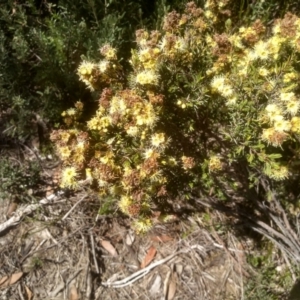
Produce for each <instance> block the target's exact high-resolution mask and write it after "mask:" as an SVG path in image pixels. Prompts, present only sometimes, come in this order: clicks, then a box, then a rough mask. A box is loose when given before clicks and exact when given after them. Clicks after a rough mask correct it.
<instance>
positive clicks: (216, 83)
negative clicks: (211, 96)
mask: <svg viewBox="0 0 300 300" xmlns="http://www.w3.org/2000/svg"><path fill="white" fill-rule="evenodd" d="M210 85H211V87H212V89H213V90H215V91H221V90H222V89H223V87H224V85H225V77H224V76H216V77H214V78H213V80H212V81H211V84H210Z"/></svg>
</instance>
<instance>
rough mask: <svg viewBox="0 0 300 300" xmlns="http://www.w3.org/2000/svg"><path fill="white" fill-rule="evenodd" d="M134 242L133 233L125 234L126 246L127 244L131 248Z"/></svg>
mask: <svg viewBox="0 0 300 300" xmlns="http://www.w3.org/2000/svg"><path fill="white" fill-rule="evenodd" d="M134 240H135V235H134V232H131V231H130V232H128V233H127V234H126V244H127V245H128V246H131V245H132V244H133V242H134Z"/></svg>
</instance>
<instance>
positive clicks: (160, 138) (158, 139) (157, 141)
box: [151, 133, 166, 147]
mask: <svg viewBox="0 0 300 300" xmlns="http://www.w3.org/2000/svg"><path fill="white" fill-rule="evenodd" d="M165 141H166V138H165V134H164V133H155V134H153V135H152V137H151V145H152V146H153V147H160V146H161V144H163V143H165Z"/></svg>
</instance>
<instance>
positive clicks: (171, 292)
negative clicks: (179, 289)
mask: <svg viewBox="0 0 300 300" xmlns="http://www.w3.org/2000/svg"><path fill="white" fill-rule="evenodd" d="M176 277H177V276H176V273H175V272H172V275H171V277H170V281H169V287H168V298H167V299H168V300H172V299H174V297H175V294H176Z"/></svg>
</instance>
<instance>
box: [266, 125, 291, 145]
mask: <svg viewBox="0 0 300 300" xmlns="http://www.w3.org/2000/svg"><path fill="white" fill-rule="evenodd" d="M287 137H288V135H287V134H286V133H285V132H278V131H276V130H275V129H274V128H273V127H271V128H268V129H264V130H263V133H262V136H261V138H262V140H263V141H266V142H267V143H268V144H271V145H272V146H274V147H278V146H281V145H282V143H283V142H284V141H285V140H286V139H287Z"/></svg>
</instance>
